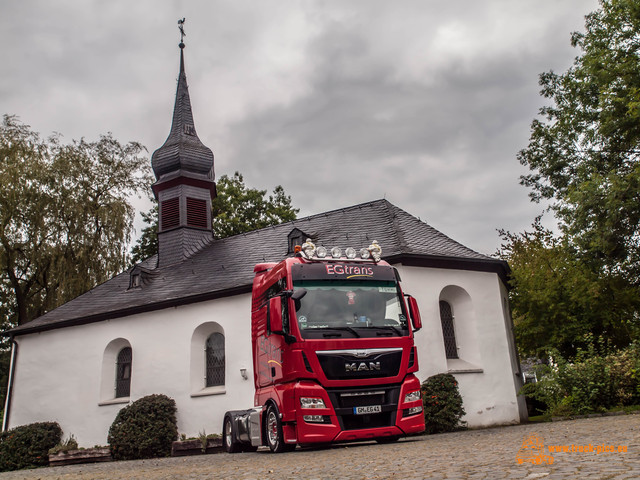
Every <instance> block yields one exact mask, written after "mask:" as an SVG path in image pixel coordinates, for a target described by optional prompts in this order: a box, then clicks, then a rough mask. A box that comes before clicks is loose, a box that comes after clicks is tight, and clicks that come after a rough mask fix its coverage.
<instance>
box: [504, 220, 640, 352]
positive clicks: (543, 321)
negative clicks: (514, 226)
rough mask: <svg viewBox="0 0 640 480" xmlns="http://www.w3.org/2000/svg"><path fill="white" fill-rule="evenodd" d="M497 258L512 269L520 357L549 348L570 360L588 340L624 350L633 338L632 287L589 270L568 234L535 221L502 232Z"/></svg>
mask: <svg viewBox="0 0 640 480" xmlns="http://www.w3.org/2000/svg"><path fill="white" fill-rule="evenodd" d="M500 233H501V236H502V239H503V242H504V243H503V244H502V248H501V249H500V252H499V254H500V256H501V257H502V258H503V259H504V260H507V261H508V262H509V265H510V267H511V275H510V283H511V286H512V289H511V295H510V301H511V307H512V310H513V320H514V327H515V331H514V333H515V337H516V343H517V345H518V348H519V350H520V354H521V355H524V356H537V357H545V356H546V355H547V354H548V353H549V352H550V351H551V350H556V351H559V352H560V353H561V354H562V355H563V356H565V357H567V358H572V357H573V356H574V355H575V354H576V353H577V352H578V350H579V349H581V348H582V349H584V348H586V347H587V346H588V344H589V342H590V339H591V338H592V337H593V336H595V337H596V338H603V339H606V344H607V345H609V346H615V347H624V346H626V345H627V344H628V343H629V342H630V341H631V339H632V338H634V337H635V335H636V332H635V331H634V328H635V327H634V321H633V320H634V318H635V312H636V309H637V298H636V289H635V287H633V286H632V285H629V284H628V282H626V280H625V279H624V278H623V277H622V276H621V275H620V274H617V273H611V272H609V273H604V272H600V271H597V270H594V269H593V268H592V265H591V264H590V263H588V262H585V261H584V260H583V259H582V258H580V257H579V255H577V253H576V249H575V248H574V247H573V246H572V245H571V244H570V242H569V240H568V237H567V236H555V235H554V234H553V233H552V232H551V231H550V230H548V229H546V228H544V227H543V226H542V225H541V223H540V219H539V218H538V219H536V221H535V222H534V224H533V225H532V230H531V231H529V232H524V233H521V234H512V233H509V232H505V231H501V232H500Z"/></svg>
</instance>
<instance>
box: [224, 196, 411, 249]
mask: <svg viewBox="0 0 640 480" xmlns="http://www.w3.org/2000/svg"><path fill="white" fill-rule="evenodd" d="M382 202H387V203H389V201H388V200H385V199H384V198H379V199H377V200H369V201H368V202H362V203H358V204H356V205H351V206H349V207H342V208H336V209H335V210H329V211H327V212H322V213H314V214H312V215H308V216H306V217H302V218H296V219H295V220H289V221H287V222H283V223H278V224H276V225H269V226H266V227H262V228H258V229H256V230H251V231H249V232H242V233H236V234H235V235H230V236H228V237H224V238H215V239H214V240H213V242H221V241H224V240H228V239H231V238H234V237H237V236H240V235H243V236H247V235H252V234H257V233H259V232H263V231H264V230H268V229H273V228H277V227H283V228H284V226H285V225H291V226H294V227H298V225H296V222H303V221H311V220H313V219H315V218H319V217H327V216H329V215H333V214H336V213H339V212H346V211H350V210H354V209H356V208H363V207H366V206H373V205H374V204H378V203H382ZM389 205H392V206H394V207H395V208H398V209H399V210H402V209H400V208H399V207H396V206H395V205H393V204H392V203H389ZM300 230H302V228H300Z"/></svg>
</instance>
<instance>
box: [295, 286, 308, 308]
mask: <svg viewBox="0 0 640 480" xmlns="http://www.w3.org/2000/svg"><path fill="white" fill-rule="evenodd" d="M306 294H307V289H306V288H296V289H295V291H294V292H293V293H292V294H291V298H292V299H293V304H294V305H295V307H296V312H297V311H298V310H300V300H302V297H304V296H305V295H306Z"/></svg>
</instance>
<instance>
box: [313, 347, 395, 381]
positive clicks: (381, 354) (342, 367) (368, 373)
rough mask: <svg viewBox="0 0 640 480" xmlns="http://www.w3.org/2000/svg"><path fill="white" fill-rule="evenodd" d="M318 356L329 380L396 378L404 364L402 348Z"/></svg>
mask: <svg viewBox="0 0 640 480" xmlns="http://www.w3.org/2000/svg"><path fill="white" fill-rule="evenodd" d="M316 355H317V356H318V361H319V362H320V366H321V367H322V370H323V371H324V374H325V375H326V377H327V378H328V379H329V380H350V379H357V378H381V377H395V376H396V375H398V372H399V371H400V363H401V362H402V348H378V349H369V350H366V349H364V350H323V351H318V352H316Z"/></svg>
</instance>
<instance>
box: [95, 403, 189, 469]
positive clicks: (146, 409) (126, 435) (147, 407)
mask: <svg viewBox="0 0 640 480" xmlns="http://www.w3.org/2000/svg"><path fill="white" fill-rule="evenodd" d="M177 439H178V426H177V421H176V402H175V401H174V400H173V399H171V398H169V397H167V396H166V395H149V396H146V397H143V398H141V399H140V400H137V401H135V402H133V403H132V404H131V405H128V406H126V407H125V408H123V409H122V410H120V411H119V412H118V415H117V416H116V419H115V420H114V421H113V424H112V425H111V428H109V436H108V441H109V447H110V449H111V455H112V456H113V458H114V459H115V460H134V459H139V458H155V457H168V456H169V455H170V454H171V442H173V441H174V440H177Z"/></svg>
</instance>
